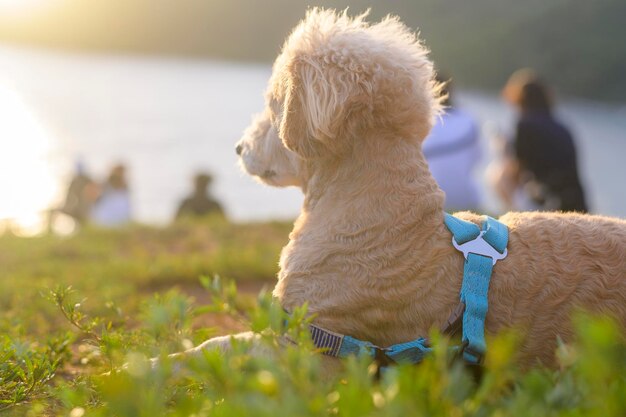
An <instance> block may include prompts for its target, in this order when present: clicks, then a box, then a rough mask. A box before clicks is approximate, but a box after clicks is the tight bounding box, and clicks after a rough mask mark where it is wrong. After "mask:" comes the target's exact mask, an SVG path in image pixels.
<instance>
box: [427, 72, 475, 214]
mask: <svg viewBox="0 0 626 417" xmlns="http://www.w3.org/2000/svg"><path fill="white" fill-rule="evenodd" d="M437 81H438V82H440V83H443V85H444V87H443V89H442V95H444V96H445V97H446V98H445V99H444V101H443V103H442V104H443V105H444V106H445V107H446V112H445V113H444V114H443V115H442V116H441V117H439V118H438V119H437V121H436V123H435V125H434V126H433V128H432V130H431V132H430V134H429V135H428V136H427V137H426V140H425V141H424V145H423V150H424V155H425V156H426V160H427V161H428V166H429V167H430V171H431V172H432V174H433V177H434V178H435V181H437V183H438V184H439V187H441V189H442V190H443V191H444V192H445V194H446V201H445V209H446V210H448V211H453V210H478V209H479V208H480V207H481V204H482V197H481V192H480V188H479V186H478V184H477V183H476V181H475V180H474V178H473V175H472V174H473V171H474V169H475V168H476V165H477V164H478V162H479V161H480V158H481V148H480V140H479V129H478V124H477V123H476V120H475V119H474V117H473V116H472V115H470V114H469V113H468V112H466V111H464V110H462V109H459V108H458V107H457V106H456V105H455V103H454V101H453V95H452V85H451V81H450V79H449V78H448V77H445V76H443V75H441V74H437Z"/></svg>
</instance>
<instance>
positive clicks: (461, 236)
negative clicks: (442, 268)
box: [445, 213, 508, 365]
mask: <svg viewBox="0 0 626 417" xmlns="http://www.w3.org/2000/svg"><path fill="white" fill-rule="evenodd" d="M445 224H446V226H447V227H448V229H449V230H450V232H451V233H452V235H453V237H454V240H455V241H456V243H457V244H458V245H463V244H466V243H469V242H471V241H473V240H478V239H482V240H484V241H485V242H487V243H488V244H489V245H490V246H491V247H492V248H493V249H495V250H496V251H497V252H498V253H499V254H500V255H502V256H501V257H503V256H506V246H507V243H508V229H507V227H506V226H505V225H504V224H502V223H500V222H498V221H496V220H495V219H493V218H491V217H488V216H486V219H485V221H484V222H483V227H482V233H481V229H480V228H479V227H478V226H477V225H475V224H474V223H471V222H467V221H465V220H461V219H459V218H457V217H454V216H452V215H450V214H447V213H445ZM455 246H457V245H455ZM457 248H458V249H459V250H462V249H461V248H459V247H458V246H457ZM468 250H472V249H468ZM464 254H465V252H464ZM501 257H493V256H490V255H489V254H487V253H475V252H469V253H467V255H466V260H465V264H464V266H463V283H462V285H461V294H460V299H461V303H462V304H464V305H465V311H464V313H463V327H462V329H463V336H462V339H461V340H462V343H463V359H464V360H465V361H467V362H469V363H470V364H475V365H477V364H480V363H481V362H482V359H483V356H484V354H485V351H486V348H487V346H486V343H485V318H486V316H487V308H488V293H489V282H490V279H491V273H492V271H493V265H494V264H495V262H496V260H497V259H501Z"/></svg>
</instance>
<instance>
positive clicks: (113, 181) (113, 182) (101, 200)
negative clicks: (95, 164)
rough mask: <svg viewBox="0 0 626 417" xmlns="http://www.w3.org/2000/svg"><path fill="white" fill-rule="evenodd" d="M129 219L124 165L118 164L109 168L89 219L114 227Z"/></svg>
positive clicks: (128, 196)
mask: <svg viewBox="0 0 626 417" xmlns="http://www.w3.org/2000/svg"><path fill="white" fill-rule="evenodd" d="M130 220H131V213H130V192H129V189H128V183H127V181H126V167H125V166H124V165H122V164H118V165H115V166H114V167H113V168H112V169H111V172H110V174H109V177H108V179H107V181H106V182H105V183H104V184H103V185H102V186H101V189H100V193H99V197H98V199H97V200H96V203H95V205H94V207H93V209H92V210H91V221H92V222H93V223H94V224H96V225H98V226H104V227H116V226H121V225H124V224H126V223H128V222H130Z"/></svg>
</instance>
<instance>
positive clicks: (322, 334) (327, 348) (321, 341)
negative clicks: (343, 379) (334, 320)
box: [309, 324, 343, 358]
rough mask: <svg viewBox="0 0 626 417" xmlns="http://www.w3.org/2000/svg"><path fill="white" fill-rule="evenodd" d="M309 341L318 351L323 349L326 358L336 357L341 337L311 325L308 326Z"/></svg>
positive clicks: (341, 341) (341, 340)
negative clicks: (311, 340) (311, 341)
mask: <svg viewBox="0 0 626 417" xmlns="http://www.w3.org/2000/svg"><path fill="white" fill-rule="evenodd" d="M309 331H310V332H311V339H313V345H314V346H315V347H316V348H318V349H324V352H323V353H324V354H325V355H328V356H333V357H335V358H336V357H338V356H339V351H340V349H341V344H342V343H343V335H340V334H337V333H333V332H329V331H328V330H324V329H321V328H319V327H317V326H314V325H312V324H310V325H309Z"/></svg>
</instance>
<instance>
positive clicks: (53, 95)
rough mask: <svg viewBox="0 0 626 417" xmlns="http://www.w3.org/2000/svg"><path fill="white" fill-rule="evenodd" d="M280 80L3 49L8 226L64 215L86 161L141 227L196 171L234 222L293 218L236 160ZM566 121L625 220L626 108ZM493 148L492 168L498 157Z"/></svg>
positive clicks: (481, 112)
mask: <svg viewBox="0 0 626 417" xmlns="http://www.w3.org/2000/svg"><path fill="white" fill-rule="evenodd" d="M270 70H271V68H270V66H269V65H251V64H240V63H227V62H216V61H209V60H185V59H173V58H153V57H136V56H106V55H74V54H65V53H57V52H54V53H53V52H45V51H40V50H30V49H22V48H14V47H7V46H2V47H0V193H1V194H0V220H1V219H3V218H14V219H16V220H17V221H23V222H24V223H25V224H26V225H28V224H29V222H31V223H32V222H34V220H33V216H34V215H35V214H36V213H40V212H42V211H43V210H44V209H46V207H49V206H51V205H58V204H60V202H61V201H62V199H63V193H64V188H65V186H66V183H67V181H68V180H69V178H70V177H71V174H72V172H73V166H74V164H75V161H76V160H77V159H80V160H82V161H83V162H84V163H85V165H86V166H87V169H88V171H89V173H90V174H91V175H92V176H94V177H96V178H99V179H104V178H105V177H106V175H107V172H108V169H109V167H110V166H111V165H113V164H114V163H116V162H118V161H122V162H124V163H126V164H127V166H128V168H129V180H130V181H129V182H130V186H131V191H132V201H133V213H134V217H135V219H137V220H138V221H140V222H146V223H165V222H168V221H169V220H171V218H172V217H173V214H174V212H175V210H176V206H177V204H178V202H179V200H180V199H181V198H183V196H184V195H185V194H187V193H188V192H189V191H190V189H191V177H192V176H193V174H194V173H195V172H196V171H198V170H209V171H211V172H213V173H214V174H215V178H216V179H215V183H214V187H213V191H214V194H215V195H216V196H217V197H218V198H219V199H220V200H221V201H222V202H223V204H224V206H225V207H226V210H227V212H228V214H229V216H230V217H231V218H232V219H234V220H239V221H248V220H267V219H286V218H294V217H295V216H296V215H297V213H298V211H299V209H300V204H301V202H302V196H301V193H300V192H299V190H297V189H293V188H291V189H274V188H270V187H267V186H262V185H259V184H257V183H255V182H254V181H253V180H252V179H250V178H249V177H247V176H246V175H244V174H243V173H242V172H241V170H240V169H239V168H238V166H237V160H236V156H235V152H234V145H235V143H236V142H237V140H238V139H239V137H240V135H241V133H242V131H243V129H244V128H245V127H246V126H247V124H248V123H249V121H250V119H251V115H252V114H253V113H255V112H258V111H260V110H261V109H262V107H263V91H264V89H265V84H266V82H267V79H268V77H269V75H270ZM458 96H459V97H458V100H457V101H458V103H459V104H460V105H461V106H463V107H464V108H466V109H467V110H469V111H470V112H472V113H473V114H474V115H475V116H476V117H477V118H478V119H479V120H480V121H481V123H482V124H490V125H491V126H497V127H498V128H499V129H500V130H503V131H506V129H507V127H508V126H511V124H512V118H513V114H512V112H511V110H510V109H509V108H508V107H507V106H506V105H505V104H504V103H502V102H501V101H500V99H499V97H497V96H496V95H493V94H486V93H480V92H469V91H463V92H459V94H458ZM559 115H560V116H561V118H562V119H563V120H564V121H565V122H566V123H567V124H568V125H569V126H570V127H571V128H572V130H573V132H574V134H575V138H576V140H577V143H578V147H579V154H580V155H579V156H580V168H581V172H582V177H583V181H584V184H585V185H586V188H587V190H588V194H589V199H590V202H591V205H592V208H593V211H594V212H596V213H602V214H607V215H614V216H621V217H626V187H625V186H624V181H625V180H626V164H624V159H623V155H625V154H626V138H625V137H626V107H624V106H615V105H605V104H599V103H590V102H581V101H568V102H560V103H559ZM483 139H484V144H485V149H486V150H487V151H486V153H485V158H484V160H483V166H484V165H486V163H487V162H488V160H489V158H490V154H489V151H488V146H487V142H488V141H487V139H486V138H483ZM477 175H478V176H481V175H482V172H478V173H477ZM481 179H482V176H481ZM486 194H487V196H488V197H489V196H490V193H489V192H487V193H486ZM487 202H488V206H487V207H486V209H488V210H490V211H492V212H494V211H497V210H498V207H497V204H496V202H495V200H494V199H493V197H492V196H491V197H489V198H488V200H487ZM29 219H30V220H29Z"/></svg>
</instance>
